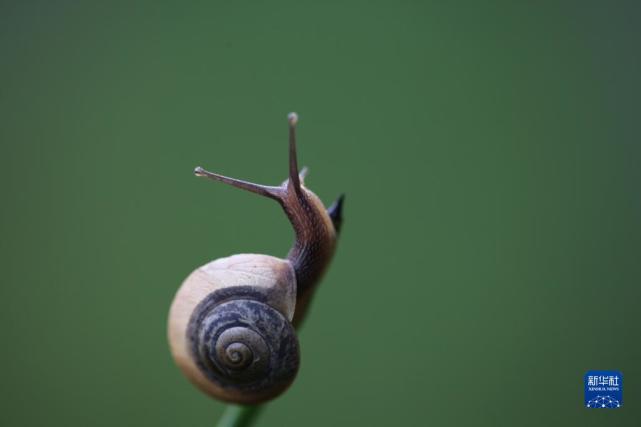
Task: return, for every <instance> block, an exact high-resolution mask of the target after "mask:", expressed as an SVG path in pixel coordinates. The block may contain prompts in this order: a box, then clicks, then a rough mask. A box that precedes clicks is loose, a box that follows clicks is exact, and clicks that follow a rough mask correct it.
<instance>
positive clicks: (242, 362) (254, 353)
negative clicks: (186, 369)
mask: <svg viewBox="0 0 641 427" xmlns="http://www.w3.org/2000/svg"><path fill="white" fill-rule="evenodd" d="M187 336H188V339H189V340H190V343H191V352H192V355H193V357H194V360H195V361H196V364H197V366H198V368H199V369H200V370H201V372H203V374H204V375H205V376H207V378H209V380H211V381H213V382H215V383H216V384H217V385H219V386H220V387H222V388H224V389H227V390H233V391H235V392H240V393H243V394H247V395H251V396H255V400H256V401H261V400H266V399H270V398H273V397H275V396H277V395H278V394H280V393H282V392H283V391H284V390H285V389H286V388H287V387H288V386H289V385H290V384H291V383H292V382H293V380H294V378H295V377H296V373H297V372H298V366H299V347H298V339H297V338H296V334H295V331H294V328H293V326H292V325H291V323H290V322H289V321H288V320H287V319H286V318H285V317H284V316H283V314H282V313H280V312H279V311H278V310H276V309H275V308H273V307H271V306H270V305H268V304H267V303H266V302H265V297H264V295H263V294H261V293H257V292H254V291H253V290H252V289H251V288H249V287H243V286H238V287H232V288H226V289H221V290H218V291H216V292H213V293H212V294H210V295H209V296H208V297H207V298H205V299H204V300H203V301H201V303H200V304H199V305H198V306H197V308H196V310H194V312H193V314H192V316H191V319H190V322H189V326H188V331H187ZM223 398H224V397H223Z"/></svg>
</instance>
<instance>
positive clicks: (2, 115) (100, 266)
mask: <svg viewBox="0 0 641 427" xmlns="http://www.w3.org/2000/svg"><path fill="white" fill-rule="evenodd" d="M518 3H519V2H498V1H495V2H469V3H467V4H463V3H458V2H456V3H454V2H452V3H447V2H418V1H415V2H410V1H400V2H381V1H374V2H371V1H367V2H365V1H361V2H313V1H301V0H299V1H280V2H242V1H238V2H232V1H220V2H128V1H127V2H116V1H112V2H62V1H57V2H50V1H41V2H35V1H13V2H6V1H5V2H2V3H1V6H0V143H1V152H0V174H1V175H0V188H1V202H0V203H1V205H0V206H1V211H0V214H1V222H0V226H1V227H2V228H1V238H0V260H1V261H0V263H1V264H0V268H1V269H2V276H1V277H2V279H1V287H0V300H1V306H0V322H1V324H2V326H1V327H0V334H1V336H0V338H1V340H2V351H1V352H0V366H1V367H2V368H1V369H2V370H1V377H0V424H1V425H2V426H181V427H184V426H211V425H214V423H215V421H216V419H217V418H218V416H219V415H220V413H221V412H222V410H223V407H224V406H223V405H222V404H221V403H218V402H215V401H213V400H211V399H209V398H207V397H205V396H204V395H203V394H201V393H200V392H198V391H197V390H196V389H195V388H194V387H192V386H191V385H190V384H189V383H188V382H187V380H186V379H184V378H183V377H182V375H181V374H180V372H179V370H178V369H177V368H176V367H175V365H174V363H173V361H172V359H171V357H170V355H169V351H168V348H167V343H166V317H167V311H168V308H169V305H170V302H171V300H172V298H173V295H174V292H175V291H176V289H177V288H178V286H179V285H180V283H181V281H182V280H183V278H184V277H186V276H187V274H189V272H190V271H191V270H193V269H194V268H196V267H197V266H199V265H201V264H204V263H205V262H207V261H209V260H211V259H214V258H218V257H222V256H227V255H230V254H235V253H242V252H257V253H266V254H272V255H278V256H283V255H284V254H285V253H286V252H287V250H288V248H289V245H290V244H291V241H292V231H291V230H290V227H289V224H288V222H287V220H286V218H285V216H284V215H283V214H282V212H281V210H280V208H279V207H278V205H277V204H275V203H274V202H273V201H271V200H267V199H262V198H260V197H256V196H254V195H251V194H249V193H245V192H242V191H238V190H235V189H232V188H228V187H226V186H223V185H220V184H215V183H212V182H209V181H205V180H202V179H197V178H195V177H194V176H193V174H192V170H193V168H194V166H196V165H202V166H204V167H206V168H208V169H211V170H214V171H217V172H220V173H225V174H228V175H232V176H236V177H239V178H243V179H249V180H254V181H257V182H261V183H268V184H276V183H279V182H281V181H282V180H283V179H284V178H285V176H286V173H287V165H286V160H287V126H286V114H287V113H288V112H289V111H297V112H298V113H299V114H300V117H301V120H300V128H299V155H300V159H301V160H300V161H301V163H302V164H305V165H308V166H309V167H310V175H309V177H308V180H307V183H308V185H309V187H310V188H312V189H313V190H314V191H316V192H317V194H318V195H319V196H320V197H321V198H322V199H323V200H324V201H325V202H326V203H327V204H329V203H330V202H331V201H332V200H333V199H334V198H335V197H336V196H337V195H338V194H339V193H341V192H345V193H347V200H346V206H345V218H346V220H345V224H344V232H343V235H342V237H341V241H340V246H339V251H338V254H337V257H336V258H335V262H334V264H333V266H332V268H331V270H330V272H329V274H328V275H327V276H326V278H325V280H324V282H323V284H322V287H321V288H320V290H319V292H318V294H317V297H316V299H315V302H314V305H313V307H312V310H311V313H310V316H309V318H308V320H307V322H306V324H305V327H304V329H303V330H302V332H301V335H300V338H301V347H302V366H301V371H300V374H299V376H298V378H297V380H296V382H295V383H294V385H293V387H292V388H291V389H290V390H289V391H288V392H287V393H286V394H285V395H283V396H282V397H281V398H279V399H278V400H276V401H274V402H273V403H272V404H270V405H269V406H268V408H267V409H266V410H265V412H264V413H263V414H262V415H261V418H260V420H259V423H258V425H259V426H261V425H262V426H275V425H279V426H301V425H305V426H327V425H364V426H389V425H408V426H424V425H433V426H444V425H448V426H450V425H451V426H456V425H487V426H514V425H519V426H530V425H531V426H538V425H541V424H546V425H582V426H597V425H603V424H604V423H605V424H606V425H639V422H640V420H641V405H640V404H639V400H640V399H641V392H640V387H641V381H640V378H641V365H640V361H641V340H640V339H639V338H640V335H641V334H640V332H641V331H640V329H641V309H640V308H639V303H640V302H641V291H640V287H639V285H640V281H641V262H640V257H639V254H640V252H641V192H640V189H639V184H640V183H641V169H640V166H639V165H640V161H641V147H640V138H639V136H640V133H641V132H640V129H639V123H640V119H641V117H640V108H639V99H641V78H640V75H641V67H640V65H641V54H640V49H639V46H640V45H641V29H640V27H639V20H640V18H641V13H639V12H640V11H639V6H638V2H599V3H586V2H577V3H565V2H550V3H547V4H544V3H542V2H530V3H529V4H528V3H524V4H518ZM588 369H618V370H621V371H622V372H623V374H624V382H625V388H624V407H623V408H622V409H620V410H612V411H598V410H587V409H585V408H584V407H583V384H582V380H583V375H584V373H585V371H586V370H588Z"/></svg>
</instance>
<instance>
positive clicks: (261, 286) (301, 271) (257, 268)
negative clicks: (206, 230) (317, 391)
mask: <svg viewBox="0 0 641 427" xmlns="http://www.w3.org/2000/svg"><path fill="white" fill-rule="evenodd" d="M296 121H297V116H296V115H295V114H294V113H292V114H290V115H289V129H290V130H289V136H290V138H289V139H290V149H289V178H288V179H287V180H286V181H285V182H284V183H283V184H281V185H280V186H264V185H259V184H254V183H250V182H247V181H241V180H237V179H234V178H229V177H226V176H222V175H219V174H215V173H212V172H208V171H205V170H204V169H202V168H200V167H198V168H196V170H195V174H196V175H197V176H204V177H208V178H211V179H213V180H216V181H220V182H224V183H227V184H229V185H232V186H235V187H238V188H242V189H244V190H247V191H250V192H253V193H256V194H260V195H263V196H266V197H269V198H272V199H274V200H276V201H278V202H279V204H280V205H281V206H282V208H283V210H284V211H285V213H286V215H287V217H288V218H289V220H290V222H291V224H292V226H293V228H294V232H295V235H296V240H295V242H294V245H293V246H292V248H291V250H290V251H289V253H288V255H287V257H286V258H285V259H280V258H277V257H273V256H270V255H261V254H238V255H232V256H229V257H226V258H220V259H217V260H214V261H211V262H209V263H207V264H205V265H203V266H201V267H199V268H197V269H196V270H195V271H193V272H192V273H191V274H190V275H189V276H188V277H187V278H186V279H185V281H184V282H183V284H182V285H181V287H180V288H179V289H178V292H177V293H176V296H175V298H174V300H173V302H172V305H171V308H170V311H169V323H168V337H169V344H170V348H171V352H172V355H173V357H174V360H175V361H176V363H177V365H178V366H179V367H180V369H181V370H182V372H183V373H184V374H185V376H186V377H187V378H188V379H189V380H190V381H192V382H193V383H194V384H195V385H196V386H198V387H199V388H200V389H201V390H202V391H203V392H205V393H207V394H209V395H210V396H212V397H214V398H218V399H221V400H225V401H228V402H233V403H241V404H255V403H261V402H264V401H267V400H270V399H273V398H274V397H276V396H278V395H280V394H281V393H282V392H283V391H285V390H286V389H287V387H288V386H289V385H290V384H291V383H292V382H293V380H294V378H295V377H296V374H297V372H298V367H299V363H300V362H299V360H300V349H299V344H298V339H297V337H296V332H295V327H296V326H298V325H299V324H300V322H301V321H302V319H303V318H304V316H305V313H306V311H307V307H308V305H309V302H310V300H311V297H312V295H313V292H314V290H315V287H316V285H317V283H318V281H319V280H320V278H321V277H322V274H323V273H324V271H325V270H326V268H327V265H328V264H329V262H330V260H331V258H332V255H333V254H334V250H335V246H336V238H337V233H338V231H339V229H340V225H341V221H342V215H341V211H342V200H343V198H342V196H341V197H340V198H339V199H338V200H337V201H336V202H335V203H334V204H333V205H332V206H331V207H330V208H329V209H326V208H325V206H324V205H323V203H322V202H321V201H320V199H319V198H318V197H317V196H316V195H315V194H314V193H313V192H312V191H310V190H309V189H307V188H306V187H305V186H304V178H305V174H306V169H303V171H301V172H300V173H299V171H298V166H297V160H296V137H295V125H296Z"/></svg>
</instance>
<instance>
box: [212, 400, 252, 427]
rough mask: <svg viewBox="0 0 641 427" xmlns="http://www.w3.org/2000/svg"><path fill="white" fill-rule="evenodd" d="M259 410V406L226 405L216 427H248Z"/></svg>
mask: <svg viewBox="0 0 641 427" xmlns="http://www.w3.org/2000/svg"><path fill="white" fill-rule="evenodd" d="M261 409H262V406H259V405H253V406H242V405H227V408H225V412H223V415H222V417H220V420H219V421H218V426H217V427H249V426H250V425H251V424H252V422H253V421H254V420H255V419H256V417H257V416H258V413H259V412H260V410H261Z"/></svg>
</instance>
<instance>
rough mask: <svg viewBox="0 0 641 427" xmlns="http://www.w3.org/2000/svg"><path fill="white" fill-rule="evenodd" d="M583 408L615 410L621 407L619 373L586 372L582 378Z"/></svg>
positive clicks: (621, 390) (620, 380)
mask: <svg viewBox="0 0 641 427" xmlns="http://www.w3.org/2000/svg"><path fill="white" fill-rule="evenodd" d="M583 385H584V389H585V407H586V408H595V409H616V408H620V407H621V406H623V375H622V374H621V372H619V371H588V372H587V373H586V374H585V376H584V377H583Z"/></svg>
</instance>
